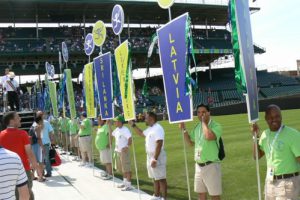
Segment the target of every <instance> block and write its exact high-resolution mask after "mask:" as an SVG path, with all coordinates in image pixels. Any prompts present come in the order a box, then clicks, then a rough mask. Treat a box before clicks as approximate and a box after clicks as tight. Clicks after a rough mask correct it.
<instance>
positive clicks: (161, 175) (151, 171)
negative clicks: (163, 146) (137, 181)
mask: <svg viewBox="0 0 300 200" xmlns="http://www.w3.org/2000/svg"><path fill="white" fill-rule="evenodd" d="M153 156H154V154H151V153H148V154H147V171H148V177H149V178H152V179H154V180H156V181H157V180H162V179H166V177H167V172H166V164H167V155H166V152H165V151H164V150H162V151H161V152H160V154H159V156H158V159H157V165H156V167H155V168H152V167H151V161H152V159H153Z"/></svg>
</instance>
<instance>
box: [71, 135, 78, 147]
mask: <svg viewBox="0 0 300 200" xmlns="http://www.w3.org/2000/svg"><path fill="white" fill-rule="evenodd" d="M70 147H71V148H73V147H76V148H77V147H79V143H78V138H77V135H70Z"/></svg>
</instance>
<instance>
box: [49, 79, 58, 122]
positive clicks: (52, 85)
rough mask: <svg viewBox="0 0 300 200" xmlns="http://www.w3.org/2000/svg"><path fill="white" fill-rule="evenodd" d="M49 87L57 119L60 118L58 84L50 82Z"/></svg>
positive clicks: (54, 114)
mask: <svg viewBox="0 0 300 200" xmlns="http://www.w3.org/2000/svg"><path fill="white" fill-rule="evenodd" d="M48 86H49V93H50V100H51V105H52V111H53V116H54V117H55V118H58V117H59V116H58V108H57V93H56V83H54V82H52V81H49V82H48Z"/></svg>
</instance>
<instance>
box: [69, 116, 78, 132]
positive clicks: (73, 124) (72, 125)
mask: <svg viewBox="0 0 300 200" xmlns="http://www.w3.org/2000/svg"><path fill="white" fill-rule="evenodd" d="M78 131H79V125H78V121H77V120H72V119H70V120H69V132H70V135H76V134H77V133H78Z"/></svg>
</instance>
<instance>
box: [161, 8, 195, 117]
mask: <svg viewBox="0 0 300 200" xmlns="http://www.w3.org/2000/svg"><path fill="white" fill-rule="evenodd" d="M188 26H189V15H188V13H185V14H183V15H181V16H179V17H177V18H175V19H174V20H172V21H170V22H169V23H167V24H166V25H164V26H162V27H161V28H159V29H158V30H157V35H158V46H159V55H160V63H161V67H162V71H163V80H164V88H165V96H166V105H167V108H168V109H167V110H168V115H169V122H170V123H178V122H183V121H191V120H192V119H193V104H192V95H191V85H190V74H189V65H190V64H189V51H188V48H189V32H188V31H187V30H189V27H188Z"/></svg>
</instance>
